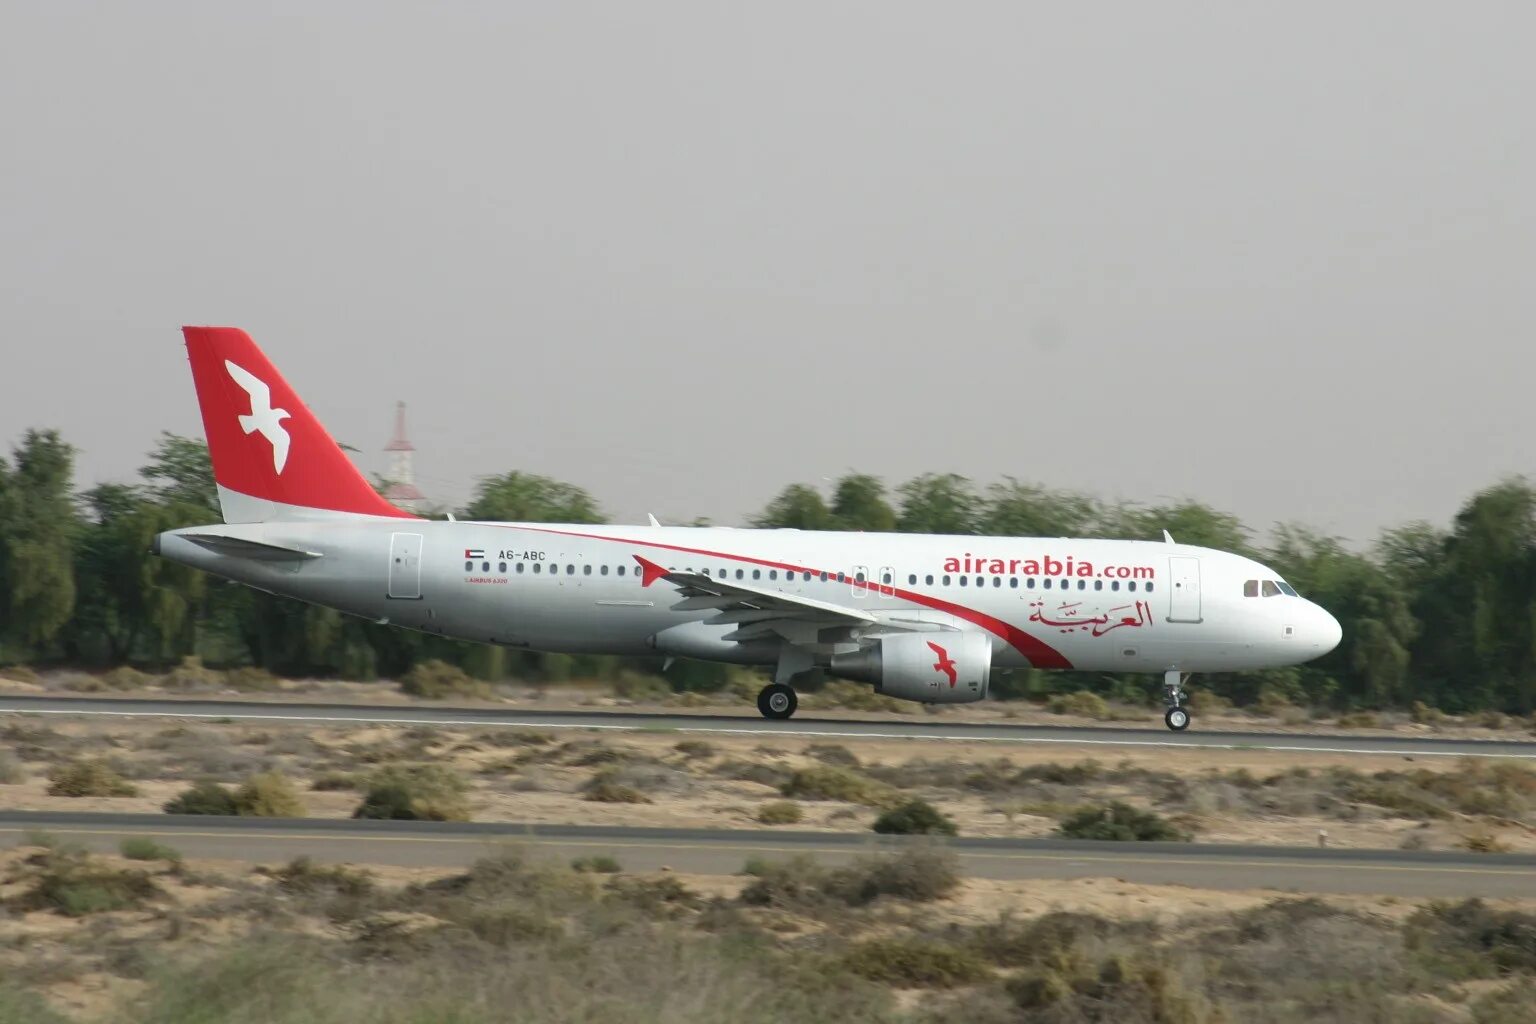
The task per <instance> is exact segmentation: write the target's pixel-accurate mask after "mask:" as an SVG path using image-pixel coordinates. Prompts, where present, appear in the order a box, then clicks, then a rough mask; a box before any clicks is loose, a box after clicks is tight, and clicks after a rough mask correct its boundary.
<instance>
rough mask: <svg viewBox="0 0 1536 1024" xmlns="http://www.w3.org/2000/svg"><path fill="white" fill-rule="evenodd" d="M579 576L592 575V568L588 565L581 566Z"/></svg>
mask: <svg viewBox="0 0 1536 1024" xmlns="http://www.w3.org/2000/svg"><path fill="white" fill-rule="evenodd" d="M581 574H582V575H583V576H591V575H592V567H591V566H590V565H584V566H582V567H581Z"/></svg>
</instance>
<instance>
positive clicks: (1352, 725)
mask: <svg viewBox="0 0 1536 1024" xmlns="http://www.w3.org/2000/svg"><path fill="white" fill-rule="evenodd" d="M1333 724H1334V725H1336V726H1338V727H1339V728H1340V729H1379V728H1381V719H1380V718H1379V717H1378V716H1377V714H1376V713H1375V712H1374V711H1351V712H1349V713H1348V714H1343V715H1340V716H1339V717H1338V719H1337V720H1336V721H1335V722H1334V723H1333Z"/></svg>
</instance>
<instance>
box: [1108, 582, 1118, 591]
mask: <svg viewBox="0 0 1536 1024" xmlns="http://www.w3.org/2000/svg"><path fill="white" fill-rule="evenodd" d="M1109 589H1110V590H1119V589H1120V581H1119V580H1115V581H1113V582H1112V583H1110V585H1109Z"/></svg>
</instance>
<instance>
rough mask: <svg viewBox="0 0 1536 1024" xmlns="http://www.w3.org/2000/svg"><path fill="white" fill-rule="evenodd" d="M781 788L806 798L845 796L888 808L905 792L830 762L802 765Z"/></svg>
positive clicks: (822, 798) (821, 798) (844, 798)
mask: <svg viewBox="0 0 1536 1024" xmlns="http://www.w3.org/2000/svg"><path fill="white" fill-rule="evenodd" d="M779 791H780V792H781V793H783V794H784V795H785V796H789V797H798V798H799V799H802V800H841V801H844V802H846V803H853V804H863V805H864V806H866V807H879V808H888V807H895V806H897V805H898V804H900V803H901V802H902V797H901V793H900V792H899V791H898V790H896V789H895V788H894V787H892V786H888V785H886V784H885V783H883V782H877V781H876V780H874V779H872V778H870V777H869V776H867V775H864V774H862V773H860V772H856V771H854V770H852V769H851V768H842V767H839V766H837V765H830V764H828V765H817V766H814V767H811V768H801V769H799V770H798V771H796V772H795V773H794V774H793V775H791V776H790V778H789V781H787V782H785V783H784V784H783V785H782V786H781V787H780V788H779Z"/></svg>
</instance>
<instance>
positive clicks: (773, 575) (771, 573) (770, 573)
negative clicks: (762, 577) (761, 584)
mask: <svg viewBox="0 0 1536 1024" xmlns="http://www.w3.org/2000/svg"><path fill="white" fill-rule="evenodd" d="M768 578H769V579H771V580H776V579H778V578H779V570H777V569H769V570H768Z"/></svg>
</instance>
